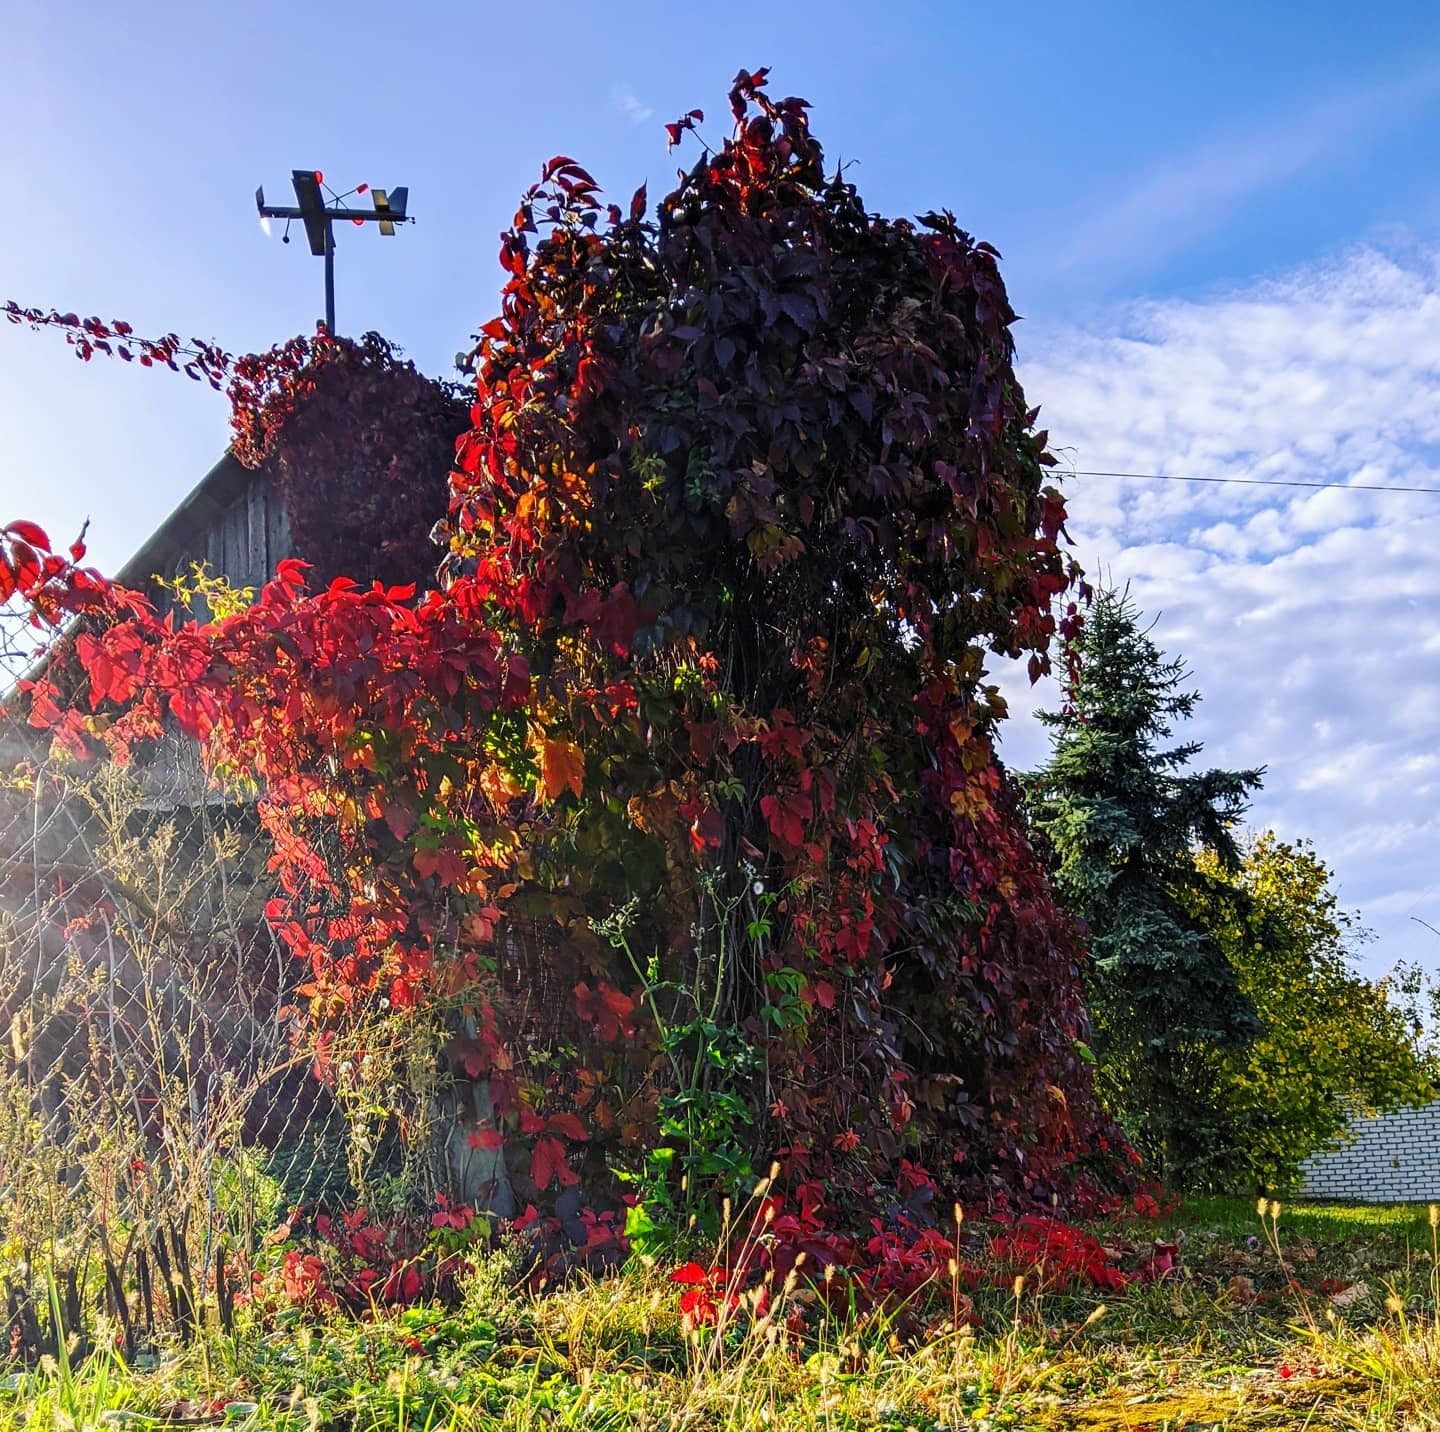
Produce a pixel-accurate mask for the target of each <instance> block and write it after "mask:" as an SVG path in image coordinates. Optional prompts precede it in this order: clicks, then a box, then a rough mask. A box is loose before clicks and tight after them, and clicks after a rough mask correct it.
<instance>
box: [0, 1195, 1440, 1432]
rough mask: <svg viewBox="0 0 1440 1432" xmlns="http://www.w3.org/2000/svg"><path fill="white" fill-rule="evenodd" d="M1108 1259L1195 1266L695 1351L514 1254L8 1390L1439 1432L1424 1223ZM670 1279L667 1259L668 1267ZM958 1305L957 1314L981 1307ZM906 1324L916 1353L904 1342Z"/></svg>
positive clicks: (762, 1324) (794, 1294) (1171, 1233)
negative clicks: (416, 1296) (347, 1312)
mask: <svg viewBox="0 0 1440 1432" xmlns="http://www.w3.org/2000/svg"><path fill="white" fill-rule="evenodd" d="M1096 1231H1097V1233H1098V1234H1099V1236H1100V1237H1101V1239H1102V1241H1105V1242H1107V1243H1115V1242H1119V1241H1123V1242H1125V1243H1127V1244H1129V1245H1131V1246H1132V1248H1133V1247H1135V1246H1136V1245H1138V1246H1139V1247H1141V1248H1143V1247H1147V1246H1148V1245H1149V1243H1150V1241H1151V1240H1153V1239H1158V1240H1160V1241H1162V1242H1166V1243H1170V1242H1174V1243H1178V1244H1179V1247H1180V1254H1179V1267H1178V1269H1177V1270H1176V1271H1175V1272H1174V1273H1172V1274H1170V1275H1168V1276H1166V1277H1165V1278H1163V1279H1162V1280H1161V1281H1159V1282H1157V1283H1155V1284H1153V1285H1151V1286H1145V1287H1141V1286H1136V1287H1132V1288H1130V1289H1127V1290H1126V1291H1124V1292H1122V1293H1119V1294H1115V1295H1109V1296H1106V1297H1104V1298H1103V1299H1102V1298H1101V1297H1100V1296H1099V1295H1098V1294H1094V1293H1078V1292H1076V1293H1064V1294H1060V1293H1044V1292H1040V1291H1037V1289H1036V1287H1035V1286H1034V1285H1035V1282H1036V1280H1034V1279H1031V1280H1030V1285H1029V1286H1025V1287H1022V1288H1020V1289H1019V1291H1018V1292H1017V1291H1016V1289H1015V1288H1014V1286H1013V1285H1008V1286H997V1285H996V1284H997V1282H1000V1283H1003V1281H1004V1280H995V1279H990V1280H986V1281H984V1282H982V1283H981V1284H980V1285H979V1286H976V1287H974V1288H972V1289H971V1294H970V1295H971V1296H972V1297H973V1300H974V1311H975V1320H976V1322H978V1326H970V1325H963V1324H962V1325H961V1326H959V1327H958V1328H957V1326H956V1319H955V1317H954V1315H953V1314H954V1309H955V1306H956V1304H955V1303H953V1302H952V1292H953V1293H955V1294H956V1295H957V1297H958V1289H956V1290H952V1289H951V1288H949V1287H945V1288H942V1289H938V1290H936V1293H935V1296H934V1297H933V1298H932V1299H931V1300H930V1301H929V1303H927V1304H926V1306H925V1307H924V1308H923V1309H913V1308H912V1309H910V1310H908V1314H909V1316H908V1317H907V1318H906V1319H905V1321H904V1324H903V1329H902V1323H901V1322H900V1321H897V1320H896V1319H894V1318H893V1317H885V1316H878V1315H871V1316H870V1317H869V1318H868V1319H863V1320H858V1321H857V1320H855V1319H850V1318H843V1317H838V1316H836V1317H828V1318H819V1317H818V1309H817V1306H816V1304H815V1303H814V1302H813V1300H812V1298H811V1295H810V1294H809V1293H808V1292H807V1289H806V1287H805V1285H804V1283H803V1282H802V1283H801V1284H799V1285H798V1286H794V1287H792V1289H791V1291H790V1293H789V1298H790V1300H791V1301H792V1302H793V1303H794V1304H796V1305H798V1306H800V1307H801V1309H802V1311H806V1313H807V1322H808V1331H807V1332H806V1333H805V1334H804V1336H803V1337H801V1338H799V1339H795V1338H791V1337H789V1336H787V1335H786V1333H785V1332H784V1329H783V1324H782V1314H783V1311H784V1310H783V1307H781V1306H780V1304H782V1303H783V1302H784V1299H780V1300H778V1301H777V1308H776V1310H775V1311H776V1317H775V1319H774V1320H773V1321H768V1322H767V1321H765V1320H763V1319H762V1320H760V1321H759V1322H758V1323H757V1321H756V1320H755V1319H754V1318H752V1317H748V1316H747V1317H737V1318H736V1319H735V1321H734V1322H733V1324H732V1325H731V1326H730V1327H728V1328H725V1329H722V1330H721V1331H720V1332H719V1333H717V1332H716V1331H715V1330H714V1329H702V1330H700V1331H699V1332H698V1334H695V1333H692V1334H691V1335H690V1336H688V1337H687V1336H686V1335H684V1334H683V1333H682V1330H681V1326H680V1321H679V1315H678V1311H677V1307H676V1303H677V1292H678V1291H679V1290H678V1289H677V1288H676V1286H675V1285H674V1284H672V1283H670V1282H669V1281H668V1280H667V1277H666V1270H665V1269H662V1268H653V1269H648V1270H647V1269H644V1268H640V1267H635V1268H633V1269H630V1270H628V1271H627V1272H625V1273H624V1274H621V1275H617V1276H615V1277H612V1278H608V1279H605V1280H600V1281H591V1282H588V1283H585V1284H583V1285H578V1284H577V1285H576V1286H573V1287H568V1288H565V1289H562V1290H560V1291H557V1292H550V1293H547V1294H543V1295H540V1296H538V1297H537V1296H532V1295H530V1294H529V1293H518V1292H516V1291H515V1290H514V1289H513V1287H512V1286H511V1280H510V1279H509V1278H508V1277H507V1271H506V1268H505V1266H504V1264H503V1263H502V1262H501V1261H499V1260H496V1261H495V1262H494V1263H493V1264H487V1265H485V1266H482V1268H481V1269H480V1270H479V1272H478V1273H477V1275H476V1277H475V1279H474V1280H473V1282H472V1284H471V1285H470V1286H469V1288H468V1290H467V1294H466V1303H465V1305H464V1306H463V1307H462V1308H460V1309H458V1310H450V1311H442V1310H435V1309H411V1310H408V1311H406V1312H404V1313H398V1314H394V1315H389V1316H386V1317H383V1318H379V1319H376V1320H374V1321H368V1322H364V1323H357V1322H353V1321H342V1320H335V1321H330V1322H310V1323H306V1322H302V1321H301V1320H300V1319H299V1318H298V1317H294V1316H293V1314H291V1315H281V1316H282V1319H283V1318H284V1317H285V1316H291V1317H292V1318H293V1320H292V1321H289V1322H285V1321H275V1322H272V1323H271V1324H270V1325H269V1326H268V1327H262V1326H259V1325H256V1326H253V1327H251V1328H250V1329H249V1330H248V1331H245V1332H243V1333H242V1334H241V1335H239V1336H237V1337H236V1338H235V1339H230V1338H225V1337H221V1336H220V1335H218V1334H216V1335H213V1336H212V1337H210V1338H209V1339H208V1340H207V1341H206V1342H205V1343H204V1344H203V1345H194V1346H191V1347H190V1348H188V1349H183V1350H181V1349H175V1350H169V1351H166V1352H164V1353H163V1354H162V1355H160V1356H159V1357H158V1358H157V1359H155V1361H154V1363H153V1365H151V1366H149V1367H146V1368H125V1367H122V1366H120V1365H119V1364H118V1363H116V1362H113V1361H110V1360H97V1359H91V1360H90V1361H89V1362H88V1363H87V1364H85V1365H84V1366H83V1367H79V1368H73V1369H67V1368H65V1367H56V1366H47V1367H45V1368H42V1369H39V1370H34V1371H31V1372H28V1373H24V1374H12V1375H11V1376H10V1377H9V1378H8V1379H7V1380H6V1381H5V1383H4V1387H5V1390H4V1392H3V1393H0V1429H6V1432H8V1429H10V1428H19V1427H26V1428H40V1427H44V1428H50V1427H73V1428H79V1427H107V1426H110V1427H130V1428H133V1429H135V1432H140V1429H142V1428H144V1427H146V1426H165V1425H172V1426H173V1425H187V1426H203V1425H223V1426H226V1427H229V1428H231V1429H236V1432H239V1429H254V1432H259V1429H262V1428H263V1429H282V1428H283V1429H287V1432H302V1429H307V1432H308V1429H315V1432H318V1429H322V1428H327V1429H328V1428H334V1429H347V1432H349V1429H355V1432H379V1429H397V1432H399V1429H404V1432H442V1430H443V1432H458V1429H464V1428H477V1429H481V1428H497V1429H499V1428H504V1429H517V1432H518V1429H552V1428H577V1429H579V1428H584V1429H614V1432H621V1429H624V1432H630V1429H639V1432H645V1429H654V1432H671V1429H682V1428H684V1429H697V1432H699V1429H709V1428H715V1429H746V1432H749V1429H755V1430H756V1432H759V1429H777V1432H787V1429H800V1428H823V1429H860V1428H874V1429H890V1430H891V1432H900V1429H907V1428H915V1429H921V1432H937V1429H942V1428H943V1429H953V1432H960V1429H1002V1428H1004V1429H1009V1428H1023V1429H1029V1428H1035V1429H1055V1432H1060V1429H1067V1430H1068V1429H1073V1432H1109V1429H1134V1432H1139V1429H1148V1430H1149V1432H1220V1429H1226V1432H1230V1429H1248V1428H1257V1429H1260V1428H1265V1429H1277V1428H1285V1429H1289V1428H1293V1429H1297V1432H1299V1429H1319V1428H1372V1429H1377V1432H1381V1429H1383V1432H1391V1430H1392V1429H1409V1428H1427V1429H1429V1428H1435V1429H1440V1330H1437V1326H1436V1323H1435V1294H1436V1277H1435V1266H1434V1259H1433V1252H1434V1247H1435V1244H1434V1241H1433V1240H1434V1230H1432V1228H1431V1227H1430V1224H1429V1220H1428V1217H1427V1211H1426V1209H1425V1208H1423V1207H1421V1208H1409V1207H1405V1208H1396V1207H1380V1208H1369V1207H1367V1208H1354V1207H1340V1206H1336V1205H1310V1206H1304V1205H1296V1206H1293V1207H1291V1206H1285V1207H1284V1208H1283V1209H1282V1211H1281V1214H1280V1217H1279V1220H1278V1225H1275V1224H1272V1223H1270V1222H1268V1221H1267V1222H1266V1223H1265V1225H1264V1226H1263V1227H1262V1221H1261V1219H1260V1218H1259V1217H1258V1216H1257V1213H1256V1210H1255V1206H1254V1204H1253V1202H1249V1201H1244V1200H1232V1199H1196V1200H1192V1201H1190V1202H1189V1203H1187V1204H1185V1205H1184V1206H1182V1207H1181V1208H1180V1209H1179V1210H1178V1211H1177V1212H1175V1213H1174V1214H1171V1215H1169V1216H1166V1217H1162V1218H1160V1219H1158V1220H1155V1221H1153V1222H1148V1221H1130V1222H1127V1223H1124V1224H1121V1225H1115V1226H1111V1227H1107V1228H1102V1229H1099V1230H1096ZM667 1266H668V1265H667ZM962 1305H963V1303H962ZM902 1330H903V1332H904V1334H905V1335H904V1337H901V1336H900V1335H899V1333H900V1332H901V1331H902Z"/></svg>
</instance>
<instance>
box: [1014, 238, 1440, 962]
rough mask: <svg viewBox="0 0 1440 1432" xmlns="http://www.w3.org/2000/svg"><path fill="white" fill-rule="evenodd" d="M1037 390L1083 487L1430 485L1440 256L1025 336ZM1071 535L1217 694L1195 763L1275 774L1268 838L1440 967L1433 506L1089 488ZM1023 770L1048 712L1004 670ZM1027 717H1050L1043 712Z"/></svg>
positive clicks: (1298, 279)
mask: <svg viewBox="0 0 1440 1432" xmlns="http://www.w3.org/2000/svg"><path fill="white" fill-rule="evenodd" d="M1027 329H1028V330H1029V331H1028V332H1027V333H1026V335H1025V338H1026V347H1025V350H1024V352H1023V353H1022V358H1023V360H1024V361H1023V365H1022V377H1023V378H1024V381H1025V385H1026V389H1027V393H1028V396H1029V397H1030V399H1031V400H1032V401H1043V402H1044V403H1045V416H1044V421H1045V422H1046V423H1048V425H1049V427H1050V431H1051V433H1052V435H1053V439H1054V441H1055V443H1056V444H1059V445H1062V446H1069V447H1071V448H1072V449H1073V454H1072V455H1073V459H1074V465H1075V466H1076V467H1077V468H1079V469H1082V470H1083V469H1106V470H1117V471H1128V472H1161V473H1178V474H1186V475H1194V476H1204V477H1227V476H1245V477H1253V476H1264V477H1268V478H1272V479H1273V478H1289V479H1299V480H1304V481H1312V482H1314V481H1324V482H1342V483H1343V482H1365V483H1371V484H1377V483H1378V484H1391V485H1410V486H1425V487H1440V253H1427V254H1417V255H1412V256H1411V257H1410V258H1409V259H1407V260H1405V261H1401V260H1399V259H1397V258H1395V257H1394V256H1392V255H1386V254H1383V253H1379V252H1376V251H1374V250H1363V251H1359V252H1356V253H1353V254H1350V255H1348V256H1346V257H1345V258H1343V259H1341V260H1339V261H1337V262H1335V263H1332V264H1330V265H1328V266H1324V267H1319V268H1315V269H1310V270H1307V271H1304V272H1301V273H1297V274H1294V275H1292V276H1290V277H1289V278H1287V279H1285V280H1283V281H1279V282H1269V283H1265V284H1262V285H1257V286H1255V287H1254V288H1252V289H1249V290H1245V291H1240V292H1235V293H1230V294H1224V295H1220V296H1217V297H1216V298H1214V299H1211V300H1209V301H1205V302H1191V301H1187V302H1180V301H1175V302H1158V303H1157V302H1150V303H1144V304H1135V305H1129V306H1124V307H1120V308H1116V309H1114V310H1112V311H1111V312H1109V313H1108V314H1106V315H1103V316H1102V318H1101V319H1100V320H1099V321H1098V322H1096V323H1093V324H1091V325H1090V326H1089V327H1088V328H1087V329H1085V330H1084V331H1078V330H1073V329H1069V330H1061V329H1048V330H1047V329H1045V328H1043V327H1040V326H1038V325H1027ZM1066 486H1067V490H1068V492H1069V493H1070V508H1071V520H1070V523H1069V529H1070V532H1071V534H1072V536H1073V537H1074V538H1075V540H1076V543H1077V552H1078V555H1079V556H1080V558H1081V560H1082V562H1084V564H1085V566H1086V567H1087V569H1088V570H1090V571H1092V572H1096V571H1099V570H1101V569H1102V568H1103V569H1105V571H1106V572H1107V574H1108V576H1109V578H1110V580H1112V581H1114V582H1120V583H1123V582H1129V583H1130V585H1131V589H1132V591H1133V593H1134V595H1135V597H1136V599H1137V601H1138V602H1139V603H1140V605H1141V607H1142V608H1143V609H1144V611H1145V612H1146V613H1147V615H1149V616H1151V617H1153V618H1155V619H1156V627H1155V637H1156V639H1157V641H1158V642H1159V643H1160V645H1161V646H1162V647H1164V648H1165V649H1166V650H1168V651H1169V652H1170V653H1171V654H1172V655H1179V656H1183V657H1184V658H1185V659H1186V660H1187V662H1188V663H1189V665H1190V666H1191V668H1192V669H1193V671H1194V673H1195V685H1196V687H1197V688H1198V689H1199V690H1200V691H1201V693H1202V694H1203V696H1204V701H1203V702H1202V703H1201V706H1200V708H1199V711H1198V714H1197V717H1196V720H1195V721H1194V722H1193V723H1192V726H1193V734H1194V735H1195V736H1196V737H1198V738H1199V739H1201V740H1203V741H1204V742H1205V743H1206V750H1205V753H1204V757H1203V758H1202V759H1204V760H1206V761H1208V762H1211V763H1214V764H1220V765H1227V766H1259V765H1264V766H1266V767H1267V768H1268V770H1267V775H1266V778H1265V790H1264V792H1263V793H1262V794H1261V796H1260V797H1259V798H1258V799H1257V801H1256V804H1255V809H1254V812H1253V819H1254V822H1255V823H1256V824H1257V825H1274V826H1275V827H1276V828H1277V829H1279V830H1280V831H1281V832H1282V834H1284V835H1287V836H1300V835H1307V836H1310V837H1312V838H1313V839H1314V840H1315V842H1316V845H1317V847H1318V849H1319V851H1320V853H1321V854H1322V856H1324V857H1325V858H1326V859H1327V860H1329V861H1330V862H1331V863H1332V864H1333V865H1334V866H1335V867H1336V868H1337V873H1338V876H1339V883H1340V888H1341V892H1342V897H1343V899H1344V900H1345V901H1346V902H1347V903H1349V904H1351V905H1355V906H1358V907H1359V908H1360V909H1361V913H1362V915H1363V916H1364V917H1365V919H1366V920H1367V921H1368V922H1369V923H1371V924H1372V925H1373V926H1374V927H1375V928H1376V930H1377V932H1378V933H1379V935H1380V936H1381V938H1380V939H1379V940H1378V941H1377V942H1376V943H1375V944H1373V945H1371V946H1369V947H1367V951H1366V957H1365V958H1366V963H1367V966H1368V967H1369V968H1371V969H1374V970H1379V969H1382V968H1384V967H1386V966H1388V965H1389V964H1390V963H1392V962H1393V961H1394V960H1395V959H1396V958H1399V957H1402V956H1403V957H1405V958H1414V959H1419V960H1422V961H1426V962H1428V963H1430V964H1431V965H1432V966H1433V965H1435V964H1437V963H1440V947H1437V946H1436V945H1435V941H1434V936H1433V935H1429V934H1428V933H1427V932H1426V931H1425V930H1424V929H1423V928H1422V927H1421V926H1419V925H1418V924H1415V923H1414V922H1413V921H1412V920H1411V919H1410V918H1409V917H1410V916H1411V915H1418V916H1421V917H1423V918H1425V919H1428V920H1430V921H1431V922H1432V923H1435V924H1440V640H1437V637H1436V625H1437V619H1440V561H1437V560H1436V554H1437V552H1440V497H1433V496H1424V495H1419V494H1400V493H1394V494H1386V493H1372V492H1359V491H1335V490H1318V491H1317V490H1307V489H1304V488H1295V489H1285V488H1281V489H1266V488H1261V487H1245V486H1230V485H1219V484H1214V485H1211V484H1190V483H1179V482H1176V483H1163V482H1148V481H1138V480H1126V479H1102V478H1081V477H1076V478H1073V479H1071V480H1070V481H1069V482H1068V483H1067V484H1066ZM1001 680H1002V684H1003V686H1004V688H1005V691H1006V694H1007V696H1008V697H1009V699H1010V706H1011V710H1012V712H1015V713H1017V719H1015V720H1013V721H1012V722H1010V723H1009V730H1007V732H1006V736H1005V749H1006V754H1007V757H1008V759H1010V761H1011V762H1012V764H1015V765H1017V766H1028V765H1032V764H1034V763H1035V762H1036V761H1038V760H1039V759H1041V758H1042V757H1043V754H1044V751H1045V737H1044V734H1043V733H1042V732H1041V731H1040V729H1039V728H1038V726H1037V725H1036V724H1035V723H1033V722H1031V721H1029V719H1028V718H1027V717H1024V716H1022V715H1021V714H1020V713H1025V712H1028V711H1030V710H1032V709H1033V708H1034V707H1035V706H1036V705H1038V704H1044V705H1047V706H1053V704H1054V702H1055V699H1056V693H1055V691H1054V688H1053V686H1050V687H1048V688H1045V689H1042V690H1041V691H1040V692H1038V693H1037V692H1032V691H1031V690H1030V689H1029V688H1028V686H1027V685H1026V683H1025V682H1024V679H1023V676H1021V675H1020V673H1019V672H1018V671H1006V672H1004V673H1002V675H1001ZM1037 698H1038V699H1037Z"/></svg>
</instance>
